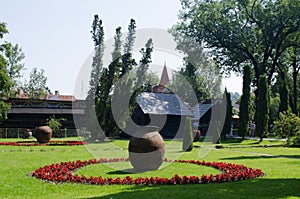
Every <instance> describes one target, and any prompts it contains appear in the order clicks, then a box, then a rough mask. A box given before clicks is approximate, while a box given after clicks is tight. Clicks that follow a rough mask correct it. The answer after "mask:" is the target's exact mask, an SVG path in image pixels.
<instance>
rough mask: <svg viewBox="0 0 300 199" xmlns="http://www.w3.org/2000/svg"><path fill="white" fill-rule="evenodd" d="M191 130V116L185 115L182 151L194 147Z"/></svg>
mask: <svg viewBox="0 0 300 199" xmlns="http://www.w3.org/2000/svg"><path fill="white" fill-rule="evenodd" d="M193 140H194V139H193V132H192V124H191V118H189V117H186V120H185V125H184V132H183V142H182V150H183V151H191V150H193V148H194V145H193Z"/></svg>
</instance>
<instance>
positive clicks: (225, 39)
mask: <svg viewBox="0 0 300 199" xmlns="http://www.w3.org/2000/svg"><path fill="white" fill-rule="evenodd" d="M181 4H182V10H181V11H180V14H179V20H180V21H179V22H178V23H177V24H176V25H175V26H173V31H174V32H177V34H180V35H184V36H186V37H189V38H193V39H194V40H195V41H197V43H198V44H199V45H204V47H207V49H210V50H209V51H208V52H209V53H210V54H211V55H212V57H214V59H215V61H216V64H217V65H218V66H219V67H220V68H221V69H222V71H224V72H227V73H230V72H232V71H236V72H241V71H242V70H241V69H242V68H243V67H244V66H245V65H249V64H250V65H251V66H252V68H253V71H254V78H253V85H254V86H255V87H256V86H257V92H255V94H256V101H257V102H258V104H259V105H258V106H257V107H256V112H257V113H256V115H257V116H258V118H260V119H263V120H259V119H258V118H257V119H258V120H257V121H259V122H260V123H262V124H263V126H259V125H257V127H258V129H259V133H260V136H262V135H263V133H264V132H265V131H266V129H267V128H266V124H267V123H268V119H267V116H263V115H266V114H267V112H268V111H267V109H268V107H266V106H268V103H266V102H267V100H266V99H262V98H266V97H265V96H263V95H264V94H262V95H260V94H259V93H260V92H265V91H266V86H265V84H259V83H258V82H259V78H260V75H267V81H268V83H270V82H271V80H272V78H273V74H274V73H275V71H276V66H277V63H278V61H279V59H280V58H281V57H282V54H283V53H284V52H286V51H287V49H288V48H290V47H295V46H299V30H300V21H299V10H300V3H299V1H294V0H284V1H282V0H272V1H271V0H260V1H252V0H251V1H244V0H243V1H234V0H222V1H220V0H209V1H206V0H181ZM260 86H263V87H262V88H259V87H260ZM259 96H261V97H259ZM258 98H260V99H258ZM261 108H262V109H261ZM262 110H263V113H261V111H262Z"/></svg>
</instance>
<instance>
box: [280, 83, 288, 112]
mask: <svg viewBox="0 0 300 199" xmlns="http://www.w3.org/2000/svg"><path fill="white" fill-rule="evenodd" d="M288 96H289V92H288V87H287V82H286V80H285V79H284V80H282V82H281V89H280V105H279V112H283V111H287V110H288V106H289V104H288Z"/></svg>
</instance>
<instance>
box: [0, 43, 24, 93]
mask: <svg viewBox="0 0 300 199" xmlns="http://www.w3.org/2000/svg"><path fill="white" fill-rule="evenodd" d="M2 47H3V48H4V49H5V50H4V51H5V53H4V54H5V57H6V59H7V66H6V67H7V71H8V74H9V76H10V78H11V80H12V87H11V90H10V97H15V96H16V94H17V93H18V89H19V88H20V87H21V82H20V78H21V77H22V74H21V72H22V70H23V69H24V63H23V62H22V61H23V59H24V58H25V54H24V52H23V51H22V48H20V47H19V45H18V44H16V45H13V44H11V43H8V42H6V43H5V44H3V45H2Z"/></svg>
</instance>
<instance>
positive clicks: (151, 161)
mask: <svg viewBox="0 0 300 199" xmlns="http://www.w3.org/2000/svg"><path fill="white" fill-rule="evenodd" d="M128 150H129V160H130V163H131V165H132V166H133V167H134V168H135V170H137V171H151V170H157V169H158V168H159V167H160V165H161V164H162V162H163V159H164V155H165V144H164V140H163V138H162V137H161V135H160V134H159V132H158V131H157V127H141V128H140V129H138V130H137V133H136V134H135V135H134V136H133V137H131V139H130V142H129V147H128Z"/></svg>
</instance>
